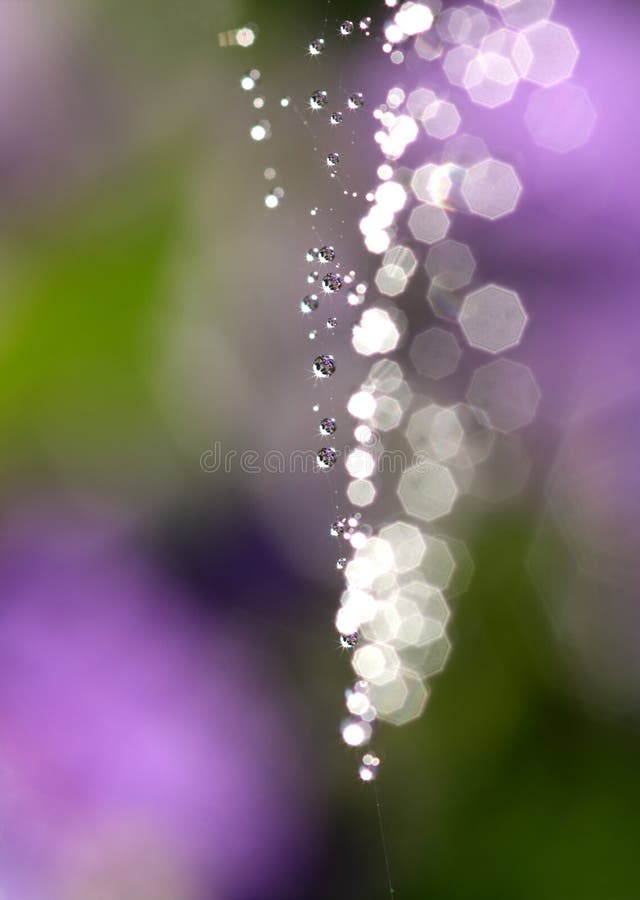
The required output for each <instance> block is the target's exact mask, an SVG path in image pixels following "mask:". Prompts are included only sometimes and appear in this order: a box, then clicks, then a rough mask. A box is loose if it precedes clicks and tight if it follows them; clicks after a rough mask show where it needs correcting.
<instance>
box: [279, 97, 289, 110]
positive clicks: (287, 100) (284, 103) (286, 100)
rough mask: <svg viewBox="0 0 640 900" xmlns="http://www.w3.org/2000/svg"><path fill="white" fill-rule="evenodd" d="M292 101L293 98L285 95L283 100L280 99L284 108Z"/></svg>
mask: <svg viewBox="0 0 640 900" xmlns="http://www.w3.org/2000/svg"><path fill="white" fill-rule="evenodd" d="M290 103H291V100H290V99H289V98H288V97H283V98H282V100H281V101H280V106H282V107H283V108H284V109H286V108H287V106H289V104H290Z"/></svg>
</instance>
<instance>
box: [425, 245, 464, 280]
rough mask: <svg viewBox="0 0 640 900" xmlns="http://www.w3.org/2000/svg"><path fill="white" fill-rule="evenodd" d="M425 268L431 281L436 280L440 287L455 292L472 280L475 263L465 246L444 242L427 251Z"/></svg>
mask: <svg viewBox="0 0 640 900" xmlns="http://www.w3.org/2000/svg"><path fill="white" fill-rule="evenodd" d="M425 268H426V270H427V274H428V275H429V277H430V278H431V279H436V278H437V279H438V283H439V285H440V286H441V287H443V288H445V289H446V290H449V291H457V290H459V289H460V288H463V287H466V286H467V285H468V284H469V282H470V281H471V279H472V278H473V273H474V272H475V268H476V261H475V259H474V258H473V255H472V253H471V250H470V249H469V247H468V246H467V245H466V244H461V243H460V242H459V241H451V240H446V241H441V242H440V243H439V244H436V245H435V246H433V247H432V248H431V249H430V250H429V253H428V254H427V259H426V262H425Z"/></svg>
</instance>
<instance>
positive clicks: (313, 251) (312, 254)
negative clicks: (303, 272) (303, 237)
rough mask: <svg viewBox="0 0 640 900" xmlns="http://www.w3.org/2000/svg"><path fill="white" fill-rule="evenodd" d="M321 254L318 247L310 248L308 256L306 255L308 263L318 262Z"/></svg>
mask: <svg viewBox="0 0 640 900" xmlns="http://www.w3.org/2000/svg"><path fill="white" fill-rule="evenodd" d="M319 253H320V251H319V250H318V248H317V247H310V248H309V250H307V254H306V260H307V262H313V261H314V260H316V259H317V258H318V255H319Z"/></svg>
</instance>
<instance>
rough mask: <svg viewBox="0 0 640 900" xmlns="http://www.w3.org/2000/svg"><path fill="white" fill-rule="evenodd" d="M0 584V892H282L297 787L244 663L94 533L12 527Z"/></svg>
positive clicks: (287, 740) (245, 657)
mask: <svg viewBox="0 0 640 900" xmlns="http://www.w3.org/2000/svg"><path fill="white" fill-rule="evenodd" d="M0 580H1V582H2V584H3V586H4V600H3V604H2V609H1V610H0V717H1V720H2V734H1V737H0V784H1V785H2V796H3V798H4V802H3V804H2V812H1V817H2V821H1V823H0V827H1V828H2V834H3V844H4V854H3V856H4V862H3V870H2V875H1V878H2V882H1V883H0V891H3V892H4V891H6V892H7V896H10V897H12V898H14V897H15V898H20V900H32V898H33V900H35V898H42V897H44V896H47V897H59V896H60V897H78V898H80V897H82V898H87V897H98V896H100V897H103V896H118V898H121V900H125V898H131V900H133V898H136V900H139V898H141V897H143V896H144V897H147V896H149V897H151V896H153V897H154V898H156V900H157V898H162V900H165V898H176V900H178V898H181V900H185V898H194V900H197V898H199V897H205V896H206V897H207V898H209V897H215V898H235V897H244V896H252V897H255V896H267V895H269V891H270V890H275V892H276V895H277V894H278V885H280V888H281V889H284V885H285V884H286V882H287V881H288V878H289V877H290V873H293V868H292V866H291V862H290V860H291V858H292V857H295V856H296V853H299V851H300V849H301V848H302V846H303V844H304V837H303V835H304V831H305V828H304V821H303V820H302V817H301V810H302V805H303V804H304V789H302V781H301V778H300V777H299V775H300V771H299V768H298V766H297V765H296V759H295V758H292V752H293V750H292V748H295V742H294V741H292V740H291V736H290V735H289V736H288V737H287V730H288V729H287V723H286V721H285V720H284V716H283V714H282V712H281V711H280V709H279V708H278V709H276V707H275V704H274V700H273V696H270V694H269V686H268V684H265V682H264V680H261V678H260V673H259V665H258V664H257V660H256V648H255V647H252V646H250V645H248V644H247V643H246V642H245V641H244V640H239V639H237V638H235V637H234V636H232V635H231V634H230V633H229V632H228V631H227V630H225V629H224V628H222V627H220V626H219V625H216V624H215V623H212V622H207V623H203V622H202V621H197V619H198V617H199V614H197V613H195V612H194V611H193V609H191V610H190V609H189V598H188V597H186V596H184V594H182V595H181V594H180V593H179V592H177V591H176V590H175V589H172V588H171V587H170V586H168V585H167V584H166V583H165V582H163V581H162V580H161V578H160V577H159V576H158V575H157V574H154V573H153V572H151V571H150V569H149V567H148V566H147V565H145V564H142V563H141V562H140V561H136V560H135V559H133V558H132V557H131V555H130V554H125V553H123V552H122V551H121V550H120V549H119V548H118V542H117V540H116V534H115V533H114V532H113V530H111V529H108V528H105V527H98V526H97V525H96V523H95V521H94V522H93V523H89V524H87V523H86V522H78V521H77V520H76V521H75V522H71V521H69V520H67V521H60V518H59V517H58V518H54V517H53V516H51V515H45V516H44V517H43V516H40V517H34V516H30V517H27V518H26V519H23V520H22V521H21V522H19V523H16V522H13V523H12V524H10V525H9V526H8V527H5V529H4V531H3V532H2V534H1V535H0ZM3 895H4V894H3Z"/></svg>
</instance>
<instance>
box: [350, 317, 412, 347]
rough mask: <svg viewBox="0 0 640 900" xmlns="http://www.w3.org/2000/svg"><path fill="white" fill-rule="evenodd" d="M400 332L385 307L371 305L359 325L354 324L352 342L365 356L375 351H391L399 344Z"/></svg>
mask: <svg viewBox="0 0 640 900" xmlns="http://www.w3.org/2000/svg"><path fill="white" fill-rule="evenodd" d="M399 340H400V332H399V331H398V328H397V326H396V324H395V322H394V321H393V319H392V318H391V316H390V315H389V313H388V312H387V311H386V310H384V309H379V308H377V307H371V309H367V310H365V311H364V312H363V314H362V316H361V318H360V322H359V323H358V325H354V328H353V336H352V343H353V346H354V349H355V350H356V352H358V353H361V354H362V355H363V356H372V355H373V354H374V353H390V352H391V351H392V350H395V348H396V347H397V346H398V341H399Z"/></svg>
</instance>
